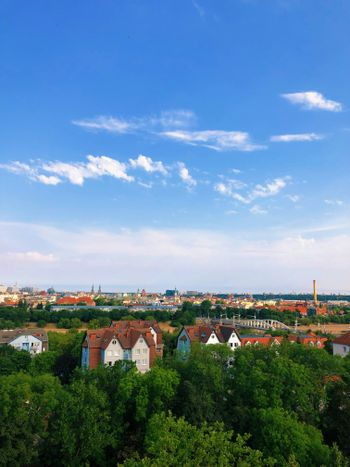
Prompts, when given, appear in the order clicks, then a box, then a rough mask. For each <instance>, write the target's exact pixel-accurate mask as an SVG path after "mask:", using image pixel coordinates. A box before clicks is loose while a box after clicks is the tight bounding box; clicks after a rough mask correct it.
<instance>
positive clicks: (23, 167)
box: [0, 161, 62, 185]
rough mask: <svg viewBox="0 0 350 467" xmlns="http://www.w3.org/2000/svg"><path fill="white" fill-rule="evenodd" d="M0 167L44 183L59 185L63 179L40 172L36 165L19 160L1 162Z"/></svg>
mask: <svg viewBox="0 0 350 467" xmlns="http://www.w3.org/2000/svg"><path fill="white" fill-rule="evenodd" d="M0 169H4V170H7V171H8V172H11V173H14V174H16V175H26V176H27V177H28V178H29V179H30V180H33V181H34V182H40V183H43V184H44V185H58V184H59V183H61V181H62V180H61V179H60V178H58V177H56V176H55V175H44V174H40V173H39V172H38V170H37V169H36V168H35V167H32V166H30V165H28V164H25V163H23V162H19V161H14V162H11V163H9V164H0Z"/></svg>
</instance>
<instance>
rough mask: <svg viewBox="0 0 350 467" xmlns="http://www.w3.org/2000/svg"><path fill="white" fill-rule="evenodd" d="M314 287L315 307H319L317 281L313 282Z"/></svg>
mask: <svg viewBox="0 0 350 467" xmlns="http://www.w3.org/2000/svg"><path fill="white" fill-rule="evenodd" d="M313 286H314V305H315V306H316V305H317V290H316V280H315V279H314V280H313Z"/></svg>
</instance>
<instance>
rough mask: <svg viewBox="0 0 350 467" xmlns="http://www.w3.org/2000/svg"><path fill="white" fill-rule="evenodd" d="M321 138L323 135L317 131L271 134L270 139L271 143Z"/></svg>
mask: <svg viewBox="0 0 350 467" xmlns="http://www.w3.org/2000/svg"><path fill="white" fill-rule="evenodd" d="M323 138H324V136H323V135H319V134H317V133H295V134H286V135H275V136H271V138H270V141H271V142H273V143H293V142H300V141H301V142H302V141H307V142H309V141H318V140H320V139H323Z"/></svg>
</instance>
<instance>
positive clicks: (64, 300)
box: [56, 295, 96, 306]
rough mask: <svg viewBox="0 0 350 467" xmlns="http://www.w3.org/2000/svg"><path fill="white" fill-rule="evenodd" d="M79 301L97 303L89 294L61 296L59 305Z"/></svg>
mask: <svg viewBox="0 0 350 467" xmlns="http://www.w3.org/2000/svg"><path fill="white" fill-rule="evenodd" d="M78 303H79V304H80V303H82V304H85V305H87V306H95V305H96V303H95V302H94V300H93V299H92V298H91V297H89V296H88V295H86V296H82V297H61V298H59V299H58V300H57V302H56V304H57V305H78Z"/></svg>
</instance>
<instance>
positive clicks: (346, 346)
mask: <svg viewBox="0 0 350 467" xmlns="http://www.w3.org/2000/svg"><path fill="white" fill-rule="evenodd" d="M349 353H350V332H347V333H345V334H343V335H342V336H339V337H337V338H335V339H334V341H333V355H340V356H341V357H346V356H347V355H348V354H349Z"/></svg>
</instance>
